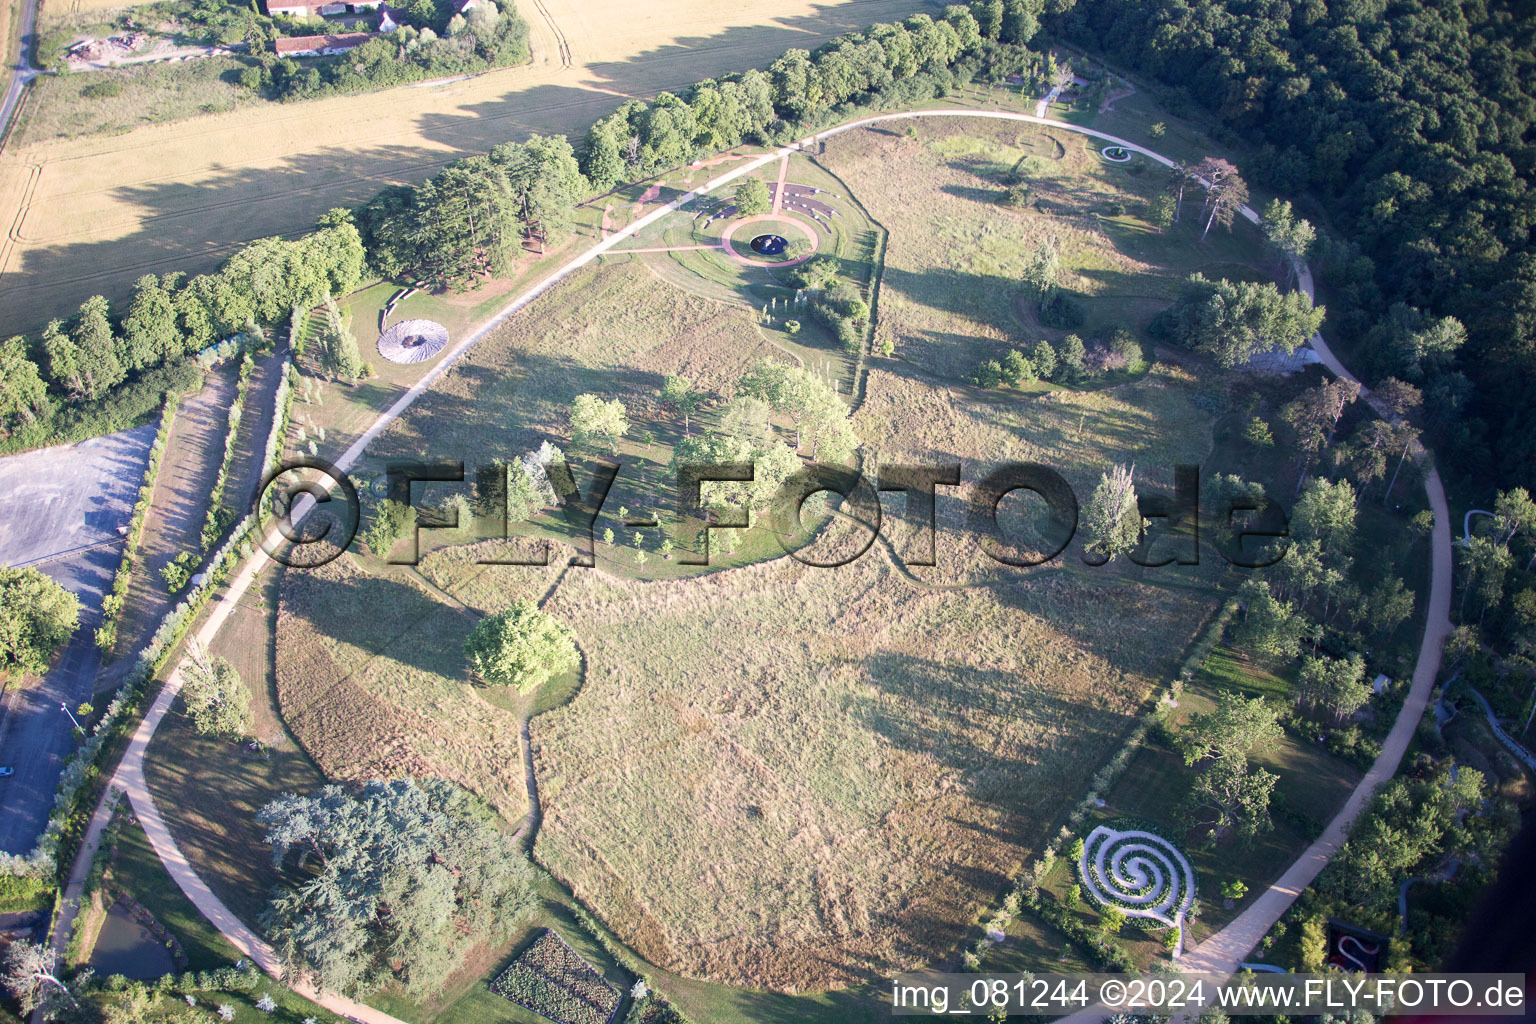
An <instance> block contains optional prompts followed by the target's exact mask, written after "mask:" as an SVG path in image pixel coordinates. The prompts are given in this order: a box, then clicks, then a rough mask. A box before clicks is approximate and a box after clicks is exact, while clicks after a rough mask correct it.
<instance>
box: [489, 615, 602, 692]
mask: <svg viewBox="0 0 1536 1024" xmlns="http://www.w3.org/2000/svg"><path fill="white" fill-rule="evenodd" d="M464 654H465V656H467V657H468V658H469V665H470V667H471V668H472V669H474V671H475V674H476V675H478V676H480V678H482V679H484V680H485V681H486V682H488V683H490V684H492V685H493V686H513V687H516V688H517V689H518V690H521V691H528V690H532V689H533V688H534V687H536V686H539V685H540V684H541V683H543V682H545V681H546V680H548V679H550V678H552V677H553V676H557V675H559V674H560V673H561V672H565V671H568V670H570V669H572V668H575V667H576V665H577V663H578V661H579V656H578V655H577V653H576V643H575V641H574V640H572V639H571V631H570V630H568V629H566V628H565V626H564V625H562V624H561V623H560V622H559V621H558V620H556V619H555V618H554V616H552V615H548V614H546V613H545V612H542V611H540V610H539V607H538V605H536V604H534V603H533V601H531V600H529V599H528V598H523V599H522V600H520V601H518V602H517V603H515V604H514V605H512V607H510V608H508V609H507V610H506V611H502V612H497V613H496V614H494V615H487V616H486V617H485V618H483V619H481V620H480V621H479V622H478V623H476V624H475V628H474V630H472V631H471V632H470V634H469V639H467V640H465V641H464Z"/></svg>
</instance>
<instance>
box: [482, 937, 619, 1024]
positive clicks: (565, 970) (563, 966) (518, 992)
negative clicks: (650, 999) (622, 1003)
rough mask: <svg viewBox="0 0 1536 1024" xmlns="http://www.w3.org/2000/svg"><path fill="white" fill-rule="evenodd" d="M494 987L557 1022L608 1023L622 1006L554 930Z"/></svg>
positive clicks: (606, 986) (573, 1023) (580, 1023)
mask: <svg viewBox="0 0 1536 1024" xmlns="http://www.w3.org/2000/svg"><path fill="white" fill-rule="evenodd" d="M491 988H492V989H493V990H494V991H495V992H496V993H497V994H498V995H500V996H503V997H505V998H507V999H510V1000H511V1001H512V1002H514V1003H517V1004H518V1005H520V1006H524V1007H526V1008H528V1009H530V1010H532V1011H533V1012H534V1013H537V1014H538V1015H539V1016H541V1017H547V1018H549V1019H550V1020H552V1021H555V1022H556V1024H607V1021H608V1020H609V1019H610V1018H612V1016H613V1013H614V1011H615V1010H617V1009H618V1008H619V999H620V996H619V993H618V991H617V990H616V989H615V988H614V987H613V986H612V985H610V984H608V982H606V981H604V980H603V976H602V975H601V974H599V973H598V972H597V971H595V970H593V968H592V965H591V964H589V963H587V962H586V961H585V960H583V959H582V958H581V957H580V956H578V955H577V954H576V951H575V950H573V949H571V947H570V946H567V945H566V944H565V940H563V939H561V938H560V936H559V935H558V934H556V933H555V932H554V931H553V930H548V929H546V930H545V931H544V933H543V934H541V935H540V936H539V937H538V938H537V939H535V940H533V944H532V945H530V946H529V947H528V948H527V949H525V950H523V952H522V954H521V955H520V956H519V957H518V958H517V959H516V960H514V961H513V962H512V966H510V967H508V968H507V969H506V970H505V971H504V972H503V973H502V974H501V975H500V976H499V977H498V978H497V979H496V980H495V981H494V982H492V983H491Z"/></svg>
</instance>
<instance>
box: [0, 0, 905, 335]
mask: <svg viewBox="0 0 1536 1024" xmlns="http://www.w3.org/2000/svg"><path fill="white" fill-rule="evenodd" d="M922 7H923V5H922V4H920V3H917V2H916V0H842V2H820V3H816V2H811V0H793V2H790V3H784V2H780V0H745V2H742V3H735V4H719V3H713V2H710V0H666V2H664V3H661V4H650V5H640V6H637V5H635V4H633V3H630V2H627V0H601V2H598V3H589V2H576V0H547V2H544V3H541V4H539V5H528V6H525V7H523V8H521V13H522V14H523V16H524V17H525V18H526V19H527V20H528V22H529V24H530V26H531V29H532V39H531V45H532V49H533V60H532V63H531V64H530V65H525V66H523V67H518V68H507V69H502V70H497V71H492V72H488V73H486V74H483V75H480V76H477V77H475V78H471V79H468V80H464V81H447V82H444V83H441V84H435V85H423V86H405V87H401V88H397V89H391V90H388V91H384V92H377V93H368V94H364V95H358V96H346V97H339V98H331V99H324V100H318V101H315V102H309V103H281V104H279V103H270V104H261V105H259V106H254V107H248V108H245V109H241V110H237V111H233V112H230V113H225V114H219V115H214V116H209V117H198V118H192V119H189V120H185V121H178V122H175V123H170V124H155V125H148V126H146V127H143V128H139V129H136V130H134V131H130V132H127V133H125V134H121V135H114V136H109V137H107V136H92V137H87V138H81V139H72V140H54V141H50V142H42V143H38V144H35V145H31V146H25V147H22V148H11V147H7V149H6V150H5V152H4V153H3V154H0V218H3V220H4V223H6V224H7V225H9V228H8V234H7V236H6V238H5V240H4V246H3V251H0V319H3V320H4V321H5V322H6V323H7V324H8V325H9V328H10V330H11V332H12V333H17V332H20V331H24V330H34V329H37V328H40V327H41V326H42V325H43V324H44V323H46V322H47V320H48V319H49V318H50V317H53V316H58V315H63V314H65V313H67V312H69V311H71V310H72V309H73V308H74V307H76V306H77V305H78V304H79V303H80V302H81V301H83V300H84V299H86V298H87V297H89V296H91V295H93V294H97V293H100V294H103V295H106V296H107V297H108V298H111V299H121V298H123V297H124V296H125V295H126V294H127V293H128V291H129V289H130V288H131V286H132V284H133V282H134V281H135V280H136V279H137V278H138V277H140V276H141V275H143V274H146V273H165V272H168V271H173V270H180V271H185V272H187V273H189V274H192V273H198V272H201V271H206V270H209V269H211V268H212V267H213V266H214V265H216V264H217V263H218V262H219V261H221V260H222V259H224V258H226V257H227V256H229V254H230V253H232V252H233V251H234V250H236V249H237V248H239V247H240V246H242V245H244V244H245V243H247V242H250V241H251V240H253V239H256V238H262V237H266V236H270V235H284V236H289V237H292V236H294V235H297V234H300V233H302V232H304V231H307V230H309V229H310V228H311V226H312V225H313V224H314V222H315V220H316V218H318V217H319V216H320V215H321V214H323V213H325V211H326V210H329V209H331V208H333V207H337V206H353V205H358V204H360V203H362V202H364V201H366V200H367V199H368V198H370V197H371V196H372V195H373V194H374V193H376V192H377V191H379V189H381V188H383V187H384V186H386V185H389V184H393V183H397V182H410V183H416V182H421V181H424V180H425V179H427V178H429V177H431V176H432V175H433V174H435V173H436V172H437V171H438V170H440V169H441V168H442V166H443V165H444V164H446V163H448V162H450V161H452V160H455V159H457V158H459V157H463V156H469V155H473V154H478V153H484V152H486V151H488V150H490V149H491V148H492V147H493V146H496V145H498V144H499V143H502V142H507V141H513V140H518V139H522V138H525V137H526V136H527V135H528V134H529V133H532V132H541V133H545V134H551V133H564V134H568V135H570V136H572V137H573V138H574V137H579V136H580V135H581V133H583V132H584V131H586V129H587V127H588V125H590V124H591V123H592V122H593V121H594V120H596V119H597V118H599V117H601V116H602V115H604V114H606V113H608V112H609V111H611V110H613V109H614V108H616V107H617V106H619V105H620V104H621V103H622V102H624V101H625V100H627V99H629V98H631V97H649V96H652V95H654V94H655V93H657V92H659V91H661V90H664V89H679V88H682V87H683V86H685V85H688V84H690V83H692V82H695V81H698V80H699V79H701V78H704V77H707V76H710V75H719V74H723V73H726V72H730V71H741V70H744V69H746V68H748V67H751V66H753V65H754V64H756V65H765V64H767V63H768V62H769V61H770V60H772V59H773V58H775V57H777V56H778V55H779V54H780V53H781V52H782V51H783V50H785V49H787V48H789V47H804V48H807V49H814V48H815V47H816V46H817V45H819V44H820V43H822V42H823V41H825V40H826V39H828V38H831V37H832V36H835V35H838V34H840V33H842V32H846V31H849V30H852V29H859V28H863V27H865V26H866V25H868V24H869V23H871V22H876V21H893V20H899V19H900V18H902V17H905V16H906V15H908V14H911V13H913V12H914V11H916V10H919V9H921V8H922Z"/></svg>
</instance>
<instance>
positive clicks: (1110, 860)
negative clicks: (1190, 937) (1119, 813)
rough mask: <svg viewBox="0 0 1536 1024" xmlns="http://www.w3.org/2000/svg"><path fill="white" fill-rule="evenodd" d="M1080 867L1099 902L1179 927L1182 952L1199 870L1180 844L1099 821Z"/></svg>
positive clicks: (1088, 890) (1088, 889)
mask: <svg viewBox="0 0 1536 1024" xmlns="http://www.w3.org/2000/svg"><path fill="white" fill-rule="evenodd" d="M1077 869H1078V874H1080V875H1081V876H1082V880H1083V891H1084V892H1086V893H1087V894H1088V895H1089V896H1091V897H1093V899H1094V900H1096V901H1097V902H1099V903H1101V904H1103V905H1105V906H1111V907H1116V908H1118V909H1119V910H1120V911H1121V912H1122V913H1124V914H1125V915H1126V916H1127V917H1141V918H1148V919H1150V920H1153V921H1157V922H1159V923H1160V924H1165V925H1167V926H1168V927H1170V928H1175V929H1177V930H1178V933H1179V941H1178V946H1176V947H1175V953H1174V956H1175V957H1177V956H1178V950H1180V949H1182V946H1183V941H1184V918H1185V916H1186V915H1187V914H1188V913H1189V908H1190V905H1191V904H1192V903H1193V902H1194V899H1195V871H1194V869H1193V868H1192V867H1190V865H1189V860H1188V859H1187V858H1186V857H1185V856H1184V854H1183V853H1182V852H1181V851H1180V850H1179V848H1178V847H1176V846H1174V845H1173V843H1171V842H1169V841H1168V840H1167V839H1164V838H1163V837H1162V836H1160V835H1158V834H1157V833H1155V832H1148V831H1146V830H1144V829H1139V828H1125V829H1120V828H1116V827H1114V826H1112V825H1100V826H1099V827H1097V828H1095V829H1094V830H1093V831H1092V832H1090V833H1088V835H1087V837H1085V838H1084V840H1083V853H1082V856H1081V857H1079V858H1078V864H1077Z"/></svg>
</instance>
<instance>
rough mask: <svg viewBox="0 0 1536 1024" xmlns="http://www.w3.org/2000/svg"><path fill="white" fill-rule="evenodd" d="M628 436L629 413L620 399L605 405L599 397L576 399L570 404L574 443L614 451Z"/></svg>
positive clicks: (605, 402)
mask: <svg viewBox="0 0 1536 1024" xmlns="http://www.w3.org/2000/svg"><path fill="white" fill-rule="evenodd" d="M628 432H629V410H628V409H626V408H624V403H623V402H621V401H619V400H618V399H617V398H614V399H609V400H608V401H604V400H603V399H601V398H599V397H597V396H596V395H591V394H587V395H577V396H576V399H575V401H573V402H571V440H572V441H574V442H575V443H576V444H578V445H581V446H583V447H586V446H588V445H592V446H595V447H603V448H606V449H608V450H609V451H612V450H613V448H614V446H615V445H616V444H618V442H619V438H621V437H623V436H624V435H625V434H626V433H628Z"/></svg>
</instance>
